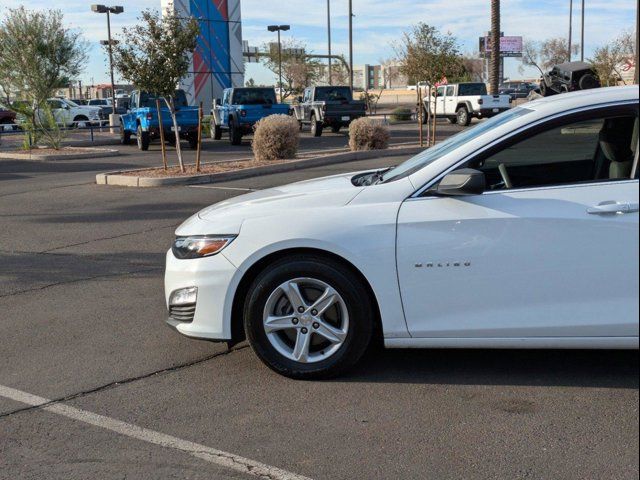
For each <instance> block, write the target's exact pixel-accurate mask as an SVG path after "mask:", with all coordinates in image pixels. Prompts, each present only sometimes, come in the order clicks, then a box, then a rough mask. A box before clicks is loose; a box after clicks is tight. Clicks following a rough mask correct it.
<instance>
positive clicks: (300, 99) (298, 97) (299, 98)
mask: <svg viewBox="0 0 640 480" xmlns="http://www.w3.org/2000/svg"><path fill="white" fill-rule="evenodd" d="M296 100H297V101H298V103H302V97H301V96H299V95H298V96H297V97H296Z"/></svg>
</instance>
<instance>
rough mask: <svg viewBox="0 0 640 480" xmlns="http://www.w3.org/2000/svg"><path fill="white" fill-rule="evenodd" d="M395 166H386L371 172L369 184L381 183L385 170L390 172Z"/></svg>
mask: <svg viewBox="0 0 640 480" xmlns="http://www.w3.org/2000/svg"><path fill="white" fill-rule="evenodd" d="M394 168H396V167H387V168H384V169H382V170H378V171H376V172H375V173H374V174H373V177H372V183H371V185H377V184H378V183H382V182H383V181H384V175H385V173H387V172H390V171H391V170H393V169H394Z"/></svg>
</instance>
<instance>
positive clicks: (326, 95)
mask: <svg viewBox="0 0 640 480" xmlns="http://www.w3.org/2000/svg"><path fill="white" fill-rule="evenodd" d="M316 100H317V101H319V102H323V101H339V102H348V101H350V100H353V99H352V98H351V90H349V87H316Z"/></svg>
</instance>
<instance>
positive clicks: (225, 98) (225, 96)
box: [222, 90, 230, 105]
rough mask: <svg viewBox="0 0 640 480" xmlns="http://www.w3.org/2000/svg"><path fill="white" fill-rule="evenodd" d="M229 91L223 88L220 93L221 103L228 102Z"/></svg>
mask: <svg viewBox="0 0 640 480" xmlns="http://www.w3.org/2000/svg"><path fill="white" fill-rule="evenodd" d="M229 92H230V90H225V91H224V93H223V94H222V105H228V104H229Z"/></svg>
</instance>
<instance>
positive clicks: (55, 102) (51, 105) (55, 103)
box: [47, 100, 62, 110]
mask: <svg viewBox="0 0 640 480" xmlns="http://www.w3.org/2000/svg"><path fill="white" fill-rule="evenodd" d="M47 104H48V105H49V108H50V109H52V110H57V109H60V108H62V102H61V101H60V100H47Z"/></svg>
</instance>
